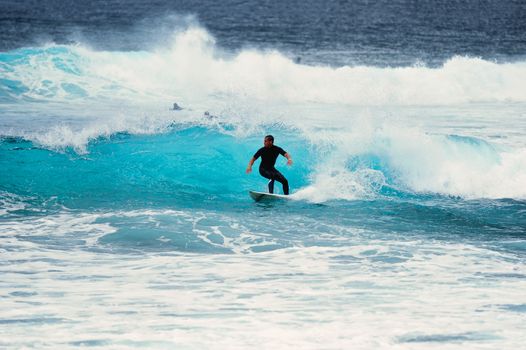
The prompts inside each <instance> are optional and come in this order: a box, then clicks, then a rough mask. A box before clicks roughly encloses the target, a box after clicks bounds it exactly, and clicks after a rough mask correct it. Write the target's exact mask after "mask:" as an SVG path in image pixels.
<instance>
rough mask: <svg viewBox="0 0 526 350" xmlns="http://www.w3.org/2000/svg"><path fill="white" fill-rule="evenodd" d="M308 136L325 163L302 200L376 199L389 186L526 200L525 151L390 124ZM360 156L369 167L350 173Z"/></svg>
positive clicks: (301, 195) (357, 166) (319, 166)
mask: <svg viewBox="0 0 526 350" xmlns="http://www.w3.org/2000/svg"><path fill="white" fill-rule="evenodd" d="M307 135H308V136H311V135H312V137H313V140H314V141H313V143H314V144H316V145H317V146H318V152H319V154H318V156H317V157H318V158H319V162H318V164H317V166H316V168H315V169H314V171H313V173H312V174H311V176H310V178H311V185H309V186H307V187H306V188H303V189H300V190H299V191H298V194H297V195H298V198H302V199H307V200H312V201H315V202H319V201H326V200H328V199H347V200H351V199H356V198H370V197H374V196H375V195H377V194H378V192H379V190H380V188H381V187H382V186H383V185H390V186H394V187H397V188H399V189H401V190H404V191H411V192H424V193H439V194H443V195H453V196H462V197H465V198H526V187H525V186H523V184H524V183H526V148H524V147H517V148H506V147H498V146H494V145H491V144H489V143H486V142H484V141H482V140H477V139H472V138H460V137H448V136H445V135H430V134H428V133H426V132H424V131H423V130H422V129H421V128H417V127H400V126H398V125H395V124H392V123H389V122H385V121H384V122H382V123H381V124H379V125H377V127H372V126H371V125H368V126H367V125H365V124H363V123H361V124H359V123H357V124H356V125H354V126H353V127H352V128H351V129H350V130H338V131H332V132H330V131H325V133H324V134H323V136H320V134H319V133H317V132H314V133H313V134H307ZM360 157H361V158H362V159H364V160H363V161H362V163H363V162H365V163H364V164H360V163H358V164H355V165H354V167H353V168H349V161H351V160H353V159H357V158H360ZM371 161H376V162H377V163H378V164H376V166H379V167H380V168H379V169H375V168H374V165H371V164H370V162H371ZM371 166H373V167H372V168H371Z"/></svg>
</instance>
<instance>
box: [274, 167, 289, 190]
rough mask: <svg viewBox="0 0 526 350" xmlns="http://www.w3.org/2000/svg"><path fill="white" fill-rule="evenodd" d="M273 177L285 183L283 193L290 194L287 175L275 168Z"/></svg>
mask: <svg viewBox="0 0 526 350" xmlns="http://www.w3.org/2000/svg"><path fill="white" fill-rule="evenodd" d="M273 178H274V180H276V181H277V182H280V183H281V184H282V185H283V194H285V195H287V194H289V182H288V181H287V179H286V178H285V176H283V174H282V173H280V172H279V171H277V170H274V172H273Z"/></svg>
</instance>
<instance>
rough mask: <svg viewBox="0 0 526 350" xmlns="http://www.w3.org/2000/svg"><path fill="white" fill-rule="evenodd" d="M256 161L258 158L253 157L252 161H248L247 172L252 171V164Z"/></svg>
mask: <svg viewBox="0 0 526 350" xmlns="http://www.w3.org/2000/svg"><path fill="white" fill-rule="evenodd" d="M255 161H256V158H254V157H252V158H251V159H250V161H249V162H248V166H247V174H248V173H250V172H251V171H252V165H253V164H254V162H255Z"/></svg>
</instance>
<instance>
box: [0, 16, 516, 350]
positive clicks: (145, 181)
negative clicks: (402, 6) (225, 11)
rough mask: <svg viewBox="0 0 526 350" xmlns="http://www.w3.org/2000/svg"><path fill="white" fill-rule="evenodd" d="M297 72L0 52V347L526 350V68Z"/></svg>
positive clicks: (458, 65)
mask: <svg viewBox="0 0 526 350" xmlns="http://www.w3.org/2000/svg"><path fill="white" fill-rule="evenodd" d="M297 56H298V55H294V54H291V53H290V52H287V51H285V50H279V49H268V48H257V47H243V48H240V49H237V50H231V49H226V48H224V47H222V46H221V45H219V44H218V43H217V40H216V38H215V36H214V35H213V34H212V33H210V31H209V30H207V28H205V27H204V26H202V25H197V24H193V25H190V26H188V27H186V28H184V29H181V30H177V31H175V32H173V33H171V36H170V40H169V41H168V44H165V45H162V46H158V47H156V48H154V49H148V50H131V51H124V50H122V51H119V50H101V49H98V48H94V47H91V46H90V45H88V44H84V43H74V44H63V43H61V44H59V43H53V42H49V43H44V44H42V45H38V46H26V47H21V48H16V49H12V50H6V51H3V52H1V53H0V169H1V170H0V171H1V175H0V254H1V255H0V270H1V276H2V278H1V279H0V295H1V297H0V298H1V299H0V334H1V335H2V337H1V340H0V345H1V346H2V347H6V348H40V349H42V348H54V349H56V348H72V347H81V346H82V347H94V348H112V349H121V348H122V349H127V348H159V349H163V348H174V347H178V348H192V349H194V348H206V349H225V348H228V349H238V348H239V349H241V348H243V349H245V348H247V347H253V348H260V349H287V348H302V349H320V348H323V349H343V348H353V349H372V348H374V349H423V348H426V349H427V348H440V349H459V348H473V349H475V348H476V349H491V348H499V349H513V348H521V347H522V346H523V344H524V342H525V341H526V336H525V334H526V326H525V325H526V323H525V322H524V321H525V315H526V314H525V313H526V294H525V293H524V290H525V288H526V265H525V262H526V241H525V234H526V60H523V59H515V60H507V61H502V60H490V59H485V58H481V57H473V56H465V55H453V56H451V57H449V58H448V59H446V60H444V61H443V62H442V63H441V64H439V65H428V64H426V63H424V62H415V63H414V64H411V65H402V66H400V65H392V66H391V65H366V64H355V65H338V64H331V63H327V62H325V63H324V62H317V63H312V62H310V63H302V59H301V57H297ZM174 103H177V104H178V105H179V106H181V107H182V109H181V110H174V109H173V108H172V107H173V104H174ZM266 134H273V135H274V137H275V139H276V141H275V143H276V144H277V145H279V146H280V147H282V148H284V149H285V150H286V151H287V152H289V154H291V155H292V157H293V159H294V164H293V166H292V167H290V168H289V167H287V166H286V165H285V160H284V158H282V159H281V160H279V159H278V163H277V165H276V166H277V168H278V169H280V170H281V171H282V172H283V174H284V175H285V176H287V178H288V180H289V183H290V185H291V192H292V193H293V194H292V196H291V198H292V200H291V201H284V202H275V203H263V204H261V203H254V202H253V201H252V200H251V199H250V197H249V196H248V190H265V188H266V181H265V179H263V178H260V177H259V176H258V175H257V171H254V173H253V174H251V175H247V174H245V171H244V170H245V168H246V165H247V163H248V161H249V160H250V158H251V157H252V155H253V154H254V153H255V151H256V150H257V149H258V148H260V147H261V146H262V142H263V137H264V135H266ZM256 166H257V165H256ZM276 187H277V188H278V189H279V190H281V188H280V186H276Z"/></svg>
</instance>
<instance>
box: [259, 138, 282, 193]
mask: <svg viewBox="0 0 526 350" xmlns="http://www.w3.org/2000/svg"><path fill="white" fill-rule="evenodd" d="M286 153H287V152H285V151H284V150H283V148H281V147H278V146H274V145H272V146H270V147H261V148H260V149H259V150H258V151H257V152H256V153H255V154H254V160H255V159H258V158H259V157H260V156H261V164H259V173H260V174H261V176H263V177H266V178H267V179H269V180H270V181H269V183H268V191H269V193H274V181H278V182H280V183H281V184H282V185H283V193H284V194H289V182H288V181H287V179H286V178H285V176H283V174H281V173H280V172H279V171H278V170H277V169H276V168H274V165H275V164H276V159H277V158H278V156H279V155H280V154H281V155H283V156H284V155H285V154H286Z"/></svg>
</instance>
